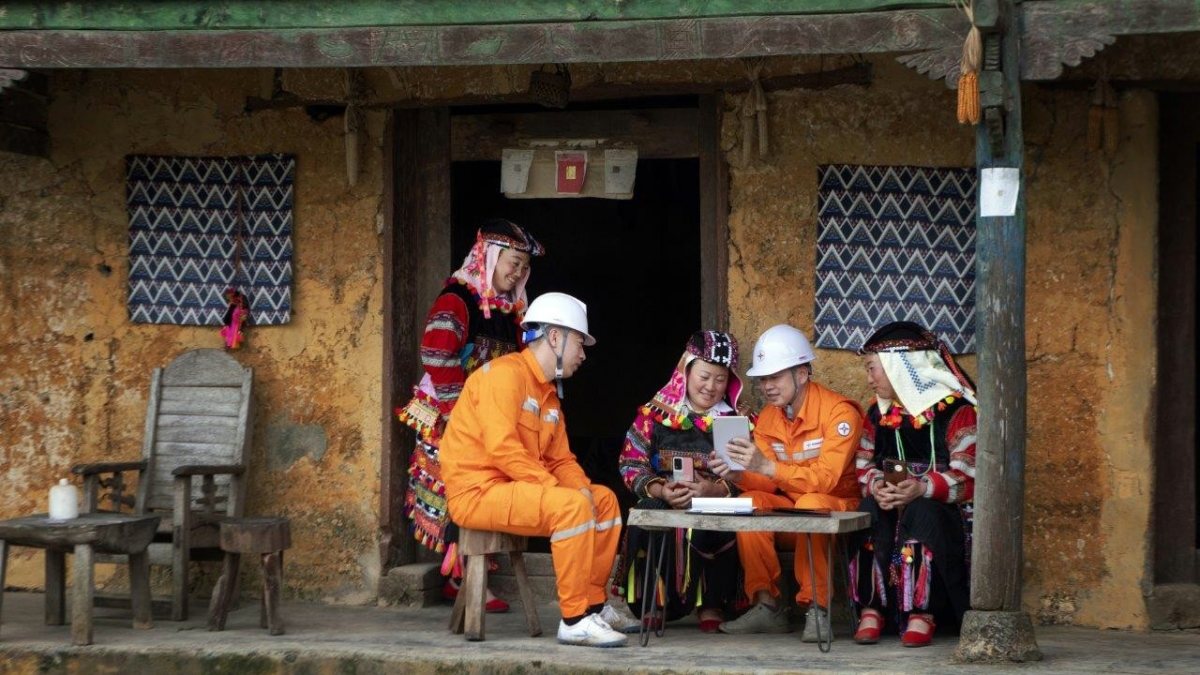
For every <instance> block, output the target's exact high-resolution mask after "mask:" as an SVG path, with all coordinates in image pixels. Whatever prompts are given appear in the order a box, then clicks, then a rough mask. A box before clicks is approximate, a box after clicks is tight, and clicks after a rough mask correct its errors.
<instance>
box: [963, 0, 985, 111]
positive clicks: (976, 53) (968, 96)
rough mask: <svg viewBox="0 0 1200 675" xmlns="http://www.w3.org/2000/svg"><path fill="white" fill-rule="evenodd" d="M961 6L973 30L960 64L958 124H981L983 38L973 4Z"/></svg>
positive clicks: (966, 2) (965, 3) (966, 3)
mask: <svg viewBox="0 0 1200 675" xmlns="http://www.w3.org/2000/svg"><path fill="white" fill-rule="evenodd" d="M959 6H960V8H961V9H962V11H963V14H966V15H967V20H968V21H970V22H971V30H969V31H967V39H966V40H965V41H964V42H963V49H962V61H961V62H960V64H959V72H960V74H959V76H958V123H959V124H979V118H980V117H981V115H982V110H980V107H979V63H980V60H981V59H982V57H983V38H982V36H980V34H979V28H978V27H976V26H975V9H974V5H973V2H968V0H960V5H959Z"/></svg>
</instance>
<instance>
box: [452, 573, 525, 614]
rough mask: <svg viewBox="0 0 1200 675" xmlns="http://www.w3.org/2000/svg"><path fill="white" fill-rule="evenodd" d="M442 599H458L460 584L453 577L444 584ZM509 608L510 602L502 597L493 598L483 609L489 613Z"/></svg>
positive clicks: (501, 611)
mask: <svg viewBox="0 0 1200 675" xmlns="http://www.w3.org/2000/svg"><path fill="white" fill-rule="evenodd" d="M442 599H444V600H446V601H447V602H454V601H455V600H457V599H458V584H456V583H454V580H453V579H447V580H446V583H445V584H442ZM508 609H509V604H508V603H507V602H505V601H503V600H501V599H500V598H492V599H491V600H488V601H487V604H485V605H484V606H483V610H484V611H485V612H487V613H488V614H503V613H504V612H507V611H508Z"/></svg>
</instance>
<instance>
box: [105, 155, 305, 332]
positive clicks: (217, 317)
mask: <svg viewBox="0 0 1200 675" xmlns="http://www.w3.org/2000/svg"><path fill="white" fill-rule="evenodd" d="M295 175H296V158H295V156H294V155H283V154H273V155H256V156H250V157H161V156H151V155H130V156H128V157H126V177H125V185H126V197H127V204H128V210H129V268H130V269H129V316H130V319H131V320H132V321H133V322H134V323H159V324H176V325H189V326H219V325H221V324H222V321H223V318H224V316H225V310H226V307H227V303H226V300H225V297H224V293H225V290H226V289H227V288H229V287H231V286H232V287H236V288H237V289H238V290H240V291H242V293H244V294H245V295H246V299H247V301H248V302H249V306H250V320H249V324H250V325H256V326H265V325H277V324H284V323H287V322H289V321H291V308H292V202H293V197H294V192H293V189H294V180H295Z"/></svg>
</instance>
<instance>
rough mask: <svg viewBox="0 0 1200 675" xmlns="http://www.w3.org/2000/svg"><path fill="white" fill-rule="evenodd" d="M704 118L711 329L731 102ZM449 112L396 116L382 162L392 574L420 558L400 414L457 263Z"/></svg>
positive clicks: (721, 291) (723, 268)
mask: <svg viewBox="0 0 1200 675" xmlns="http://www.w3.org/2000/svg"><path fill="white" fill-rule="evenodd" d="M698 108H699V110H698V112H699V127H700V128H699V147H698V152H699V162H700V195H699V198H700V242H701V243H700V269H701V283H700V316H701V321H702V323H703V326H704V327H706V328H707V327H715V328H717V329H720V330H724V329H726V328H727V327H728V325H729V303H728V301H727V294H728V292H727V289H728V268H729V239H728V215H729V213H728V211H729V199H728V189H729V168H728V165H727V164H726V163H725V158H724V156H723V154H722V153H721V146H720V138H721V123H722V114H723V111H724V94H723V93H722V92H719V91H715V92H711V93H707V94H702V95H700V97H699V103H698ZM450 170H451V138H450V109H449V107H430V108H420V109H404V110H401V109H397V110H394V111H392V114H391V115H390V116H389V119H388V122H387V128H386V131H385V134H384V161H383V221H384V225H383V235H382V245H383V279H384V293H383V355H382V357H383V369H382V372H383V375H382V387H383V396H382V397H381V398H382V402H383V405H382V410H381V421H382V431H381V434H380V446H381V448H380V449H381V452H380V465H379V475H380V495H379V530H380V540H379V553H380V559H381V561H382V564H383V569H384V571H385V572H386V570H387V569H390V568H392V567H396V566H398V565H404V564H408V563H412V562H416V561H417V560H418V559H419V556H420V555H421V553H420V551H419V550H418V547H417V546H416V545H415V543H414V541H413V538H412V537H411V536H410V535H409V532H408V523H407V520H406V519H405V518H404V516H403V513H402V510H403V506H404V497H405V489H406V487H407V480H406V471H407V468H408V459H409V456H410V454H411V449H412V447H413V444H414V443H415V437H414V435H413V432H412V430H410V429H408V428H407V427H405V426H404V425H402V424H400V422H399V420H397V419H396V415H395V412H394V411H395V409H396V408H397V407H398V406H401V405H404V403H405V402H407V401H408V398H409V396H410V395H411V394H410V392H411V389H412V384H413V383H414V382H415V381H416V376H417V373H418V372H419V371H420V368H419V364H420V359H419V355H418V348H419V344H420V336H421V332H422V328H423V326H422V324H423V323H424V320H425V308H426V307H429V306H430V305H431V304H432V303H433V300H434V298H435V297H436V296H437V294H438V292H439V291H440V290H441V284H442V282H443V281H444V279H445V276H446V273H447V271H446V270H445V269H444V266H445V265H444V261H446V260H449V259H450V253H451V251H450V230H451V228H450V204H451V194H450Z"/></svg>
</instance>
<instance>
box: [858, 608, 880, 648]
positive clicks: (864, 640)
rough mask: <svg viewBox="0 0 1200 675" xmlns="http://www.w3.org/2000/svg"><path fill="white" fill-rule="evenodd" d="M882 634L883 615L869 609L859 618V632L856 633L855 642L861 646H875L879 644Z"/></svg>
mask: <svg viewBox="0 0 1200 675" xmlns="http://www.w3.org/2000/svg"><path fill="white" fill-rule="evenodd" d="M882 632H883V615H882V614H880V613H879V612H878V611H877V610H874V609H871V608H869V607H868V608H866V609H864V610H863V611H862V613H861V614H859V616H858V630H857V631H855V632H854V641H855V642H857V643H858V644H860V645H873V644H875V643H876V642H879V636H880V634H881V633H882Z"/></svg>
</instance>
